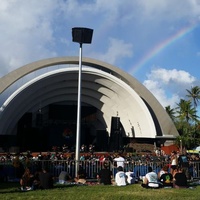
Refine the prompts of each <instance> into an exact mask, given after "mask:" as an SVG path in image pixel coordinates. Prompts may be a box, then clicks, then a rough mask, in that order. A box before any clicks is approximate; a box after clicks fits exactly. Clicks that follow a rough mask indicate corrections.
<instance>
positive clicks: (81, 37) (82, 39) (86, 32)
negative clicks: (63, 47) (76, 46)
mask: <svg viewBox="0 0 200 200" xmlns="http://www.w3.org/2000/svg"><path fill="white" fill-rule="evenodd" d="M92 35H93V29H89V28H81V27H76V28H72V41H73V42H78V43H81V44H82V43H88V44H90V43H91V42H92Z"/></svg>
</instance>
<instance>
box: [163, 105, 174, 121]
mask: <svg viewBox="0 0 200 200" xmlns="http://www.w3.org/2000/svg"><path fill="white" fill-rule="evenodd" d="M165 110H166V112H167V113H168V115H169V116H170V118H171V119H172V121H173V122H175V113H176V112H175V109H174V108H171V106H166V107H165Z"/></svg>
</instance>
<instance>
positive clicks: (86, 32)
mask: <svg viewBox="0 0 200 200" xmlns="http://www.w3.org/2000/svg"><path fill="white" fill-rule="evenodd" d="M92 35H93V29H89V28H81V27H75V28H72V41H73V42H77V43H79V44H80V50H79V73H78V100H77V123H76V155H75V160H76V169H75V175H76V176H77V175H78V170H79V161H80V130H81V72H82V44H83V43H85V44H90V43H91V42H92Z"/></svg>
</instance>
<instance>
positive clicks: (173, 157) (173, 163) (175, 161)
mask: <svg viewBox="0 0 200 200" xmlns="http://www.w3.org/2000/svg"><path fill="white" fill-rule="evenodd" d="M177 167H178V157H177V153H176V151H172V153H171V171H170V172H171V174H173V173H174V170H175V169H177Z"/></svg>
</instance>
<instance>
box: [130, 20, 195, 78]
mask: <svg viewBox="0 0 200 200" xmlns="http://www.w3.org/2000/svg"><path fill="white" fill-rule="evenodd" d="M198 25H199V24H198V23H197V22H193V23H190V24H189V26H185V27H183V28H182V29H180V30H178V31H177V32H176V33H175V34H174V35H172V36H170V37H169V38H167V39H166V40H164V41H162V42H161V43H159V44H157V45H156V46H154V47H153V48H152V49H150V51H149V52H147V53H146V54H145V55H144V56H143V57H142V58H141V59H140V60H139V61H138V62H137V63H136V64H134V65H133V67H132V68H131V70H130V71H129V73H130V74H132V75H133V74H134V73H135V72H136V71H137V70H139V69H140V68H142V67H143V66H144V65H145V64H146V63H147V62H149V61H150V60H151V59H152V58H153V57H155V56H156V55H158V54H159V53H160V52H161V51H163V50H164V49H165V48H167V47H168V46H170V45H172V44H173V43H174V42H176V41H177V40H179V39H181V38H182V37H184V36H185V35H187V34H188V33H190V32H192V31H193V30H194V29H195V28H196V27H197V26H198Z"/></svg>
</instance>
